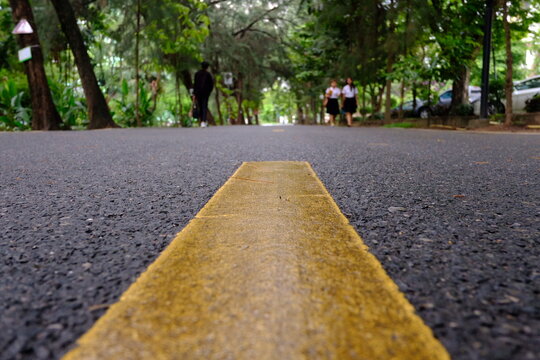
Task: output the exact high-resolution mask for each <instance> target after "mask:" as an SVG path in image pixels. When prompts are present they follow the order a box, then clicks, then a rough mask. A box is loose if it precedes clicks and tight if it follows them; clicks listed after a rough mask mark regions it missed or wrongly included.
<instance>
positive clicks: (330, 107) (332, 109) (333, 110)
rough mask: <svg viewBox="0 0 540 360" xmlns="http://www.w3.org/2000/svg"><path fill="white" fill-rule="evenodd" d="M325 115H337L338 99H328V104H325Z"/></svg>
mask: <svg viewBox="0 0 540 360" xmlns="http://www.w3.org/2000/svg"><path fill="white" fill-rule="evenodd" d="M326 113H328V114H330V115H337V114H339V102H338V99H328V103H327V104H326Z"/></svg>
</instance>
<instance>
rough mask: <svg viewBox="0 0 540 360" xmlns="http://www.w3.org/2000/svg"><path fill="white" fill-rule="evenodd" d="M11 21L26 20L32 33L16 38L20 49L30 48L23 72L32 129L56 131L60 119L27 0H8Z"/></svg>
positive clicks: (60, 122) (58, 127)
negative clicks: (26, 86)
mask: <svg viewBox="0 0 540 360" xmlns="http://www.w3.org/2000/svg"><path fill="white" fill-rule="evenodd" d="M10 5H11V10H12V14H13V20H14V21H15V24H17V23H18V22H19V21H20V20H22V19H26V20H27V21H28V22H29V23H30V25H31V26H32V29H33V30H34V32H33V33H32V34H25V35H20V36H18V42H19V45H20V46H21V47H31V52H32V59H31V60H30V61H27V62H26V63H25V71H26V76H27V79H28V87H29V89H30V97H31V100H32V129H33V130H58V129H60V127H61V124H62V119H61V118H60V115H59V114H58V110H57V109H56V106H55V105H54V103H53V100H52V96H51V90H50V88H49V84H48V82H47V76H46V74H45V67H44V65H43V64H44V60H43V53H42V51H41V43H40V41H39V36H38V30H37V26H36V22H35V21H34V14H33V12H32V8H31V6H30V3H29V2H28V0H10Z"/></svg>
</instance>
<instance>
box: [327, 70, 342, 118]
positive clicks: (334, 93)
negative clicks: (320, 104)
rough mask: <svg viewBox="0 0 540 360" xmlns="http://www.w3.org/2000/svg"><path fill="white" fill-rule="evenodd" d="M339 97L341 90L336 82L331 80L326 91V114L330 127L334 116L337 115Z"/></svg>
mask: <svg viewBox="0 0 540 360" xmlns="http://www.w3.org/2000/svg"><path fill="white" fill-rule="evenodd" d="M340 96H341V89H340V88H338V87H337V81H336V80H332V81H331V82H330V87H329V88H328V89H326V93H325V97H326V101H325V103H326V112H327V113H328V114H330V125H331V126H334V124H335V119H336V115H337V114H339V100H338V99H339V97H340Z"/></svg>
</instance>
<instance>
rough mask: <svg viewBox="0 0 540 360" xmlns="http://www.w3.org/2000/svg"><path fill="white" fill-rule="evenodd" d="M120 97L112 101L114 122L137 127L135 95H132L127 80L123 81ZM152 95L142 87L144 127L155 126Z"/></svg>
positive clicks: (141, 113) (141, 104) (141, 103)
mask: <svg viewBox="0 0 540 360" xmlns="http://www.w3.org/2000/svg"><path fill="white" fill-rule="evenodd" d="M119 92H120V94H119V95H120V96H119V98H115V99H113V100H112V101H111V111H112V113H113V117H114V121H115V122H116V123H117V124H119V125H121V126H123V127H135V126H136V125H137V124H136V119H135V100H134V99H135V94H134V93H133V94H131V92H130V89H129V84H128V81H127V80H126V79H124V80H123V81H122V85H121V87H120V89H119ZM152 106H153V105H152V94H151V93H150V92H149V91H148V90H147V89H146V87H145V86H143V85H141V87H140V104H139V114H140V116H141V120H142V124H143V126H153V125H154V110H155V109H153V108H152Z"/></svg>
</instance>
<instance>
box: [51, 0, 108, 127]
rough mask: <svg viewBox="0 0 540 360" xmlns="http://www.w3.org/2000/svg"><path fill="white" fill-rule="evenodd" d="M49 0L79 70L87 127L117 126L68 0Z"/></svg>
mask: <svg viewBox="0 0 540 360" xmlns="http://www.w3.org/2000/svg"><path fill="white" fill-rule="evenodd" d="M51 2H52V4H53V6H54V8H55V10H56V14H57V16H58V19H59V21H60V26H61V27H62V31H63V32H64V34H65V36H66V38H67V41H68V43H69V46H70V47H71V50H72V52H73V56H74V57H75V63H76V64H77V70H78V71H79V76H80V78H81V82H82V85H83V89H84V94H85V96H86V102H87V106H88V117H89V125H88V128H89V129H103V128H110V127H118V126H117V125H116V124H115V122H114V121H113V119H112V116H111V113H110V111H109V106H108V105H107V102H106V101H105V97H104V96H103V93H102V92H101V89H100V88H99V85H98V82H97V78H96V74H95V72H94V68H93V66H92V62H91V61H90V56H88V51H87V48H86V45H85V43H84V39H83V37H82V34H81V31H80V29H79V26H78V25H77V18H76V17H75V13H74V11H73V8H72V7H71V4H70V2H69V0H51Z"/></svg>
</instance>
